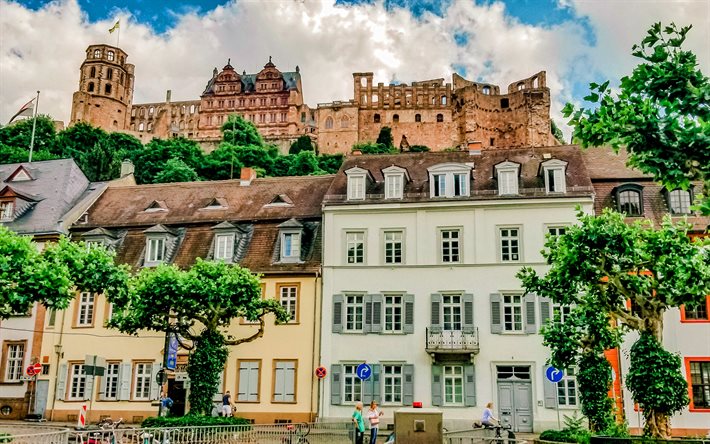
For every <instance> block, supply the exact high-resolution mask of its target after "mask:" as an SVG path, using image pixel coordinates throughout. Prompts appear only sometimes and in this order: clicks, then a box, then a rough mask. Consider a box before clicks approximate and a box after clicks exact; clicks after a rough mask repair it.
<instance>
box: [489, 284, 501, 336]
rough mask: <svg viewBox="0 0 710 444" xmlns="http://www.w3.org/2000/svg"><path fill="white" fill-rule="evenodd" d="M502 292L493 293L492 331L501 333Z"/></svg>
mask: <svg viewBox="0 0 710 444" xmlns="http://www.w3.org/2000/svg"><path fill="white" fill-rule="evenodd" d="M501 299H502V297H501V294H500V293H491V333H494V334H501V333H502V332H503V323H502V322H501Z"/></svg>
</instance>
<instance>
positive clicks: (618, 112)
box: [563, 23, 710, 214]
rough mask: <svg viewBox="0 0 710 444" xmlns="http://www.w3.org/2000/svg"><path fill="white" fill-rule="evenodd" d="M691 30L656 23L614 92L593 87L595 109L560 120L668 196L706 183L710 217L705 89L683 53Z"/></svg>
mask: <svg viewBox="0 0 710 444" xmlns="http://www.w3.org/2000/svg"><path fill="white" fill-rule="evenodd" d="M690 29H691V26H685V27H681V28H678V27H677V26H676V25H675V24H671V25H670V26H666V27H664V28H662V27H661V24H660V23H656V24H654V25H653V26H652V27H651V29H649V30H648V33H647V35H646V37H645V38H644V39H643V40H642V41H641V44H640V45H634V47H633V52H632V54H633V55H634V57H638V58H640V59H641V60H642V62H641V64H639V65H638V66H637V67H636V68H635V69H634V70H633V72H632V73H631V75H630V76H626V77H622V79H621V85H620V87H619V89H618V92H616V91H614V90H612V89H611V88H609V81H606V82H604V83H602V84H596V83H592V84H590V90H591V92H590V94H589V95H588V96H587V97H585V98H584V99H585V100H587V101H589V102H592V103H593V104H594V105H595V106H594V107H593V108H589V109H585V108H579V109H576V108H575V107H574V106H573V105H572V104H569V103H568V104H567V105H566V106H565V108H564V109H563V114H564V116H565V117H571V119H570V121H569V123H570V125H572V126H573V127H574V132H573V134H572V135H573V140H575V141H580V142H581V143H582V146H584V147H588V146H603V145H611V146H612V147H613V148H614V149H615V150H617V151H618V150H619V148H620V147H625V148H626V150H627V151H628V152H629V163H630V164H631V165H632V166H634V167H636V168H638V169H639V170H641V171H643V172H645V173H648V174H651V175H653V177H654V179H656V180H657V181H660V182H662V183H663V184H664V185H665V187H666V188H667V189H669V190H672V189H675V188H681V189H684V190H687V189H689V188H690V187H691V181H693V180H700V181H703V190H704V191H703V194H704V197H701V198H700V199H699V200H700V205H699V207H700V210H701V211H702V212H704V213H705V214H710V106H708V101H710V82H708V77H707V76H706V75H704V74H703V73H702V72H701V71H700V69H699V68H698V62H697V58H696V56H695V54H693V53H692V52H690V51H685V50H683V49H682V45H683V43H684V42H685V38H686V34H687V33H688V31H690Z"/></svg>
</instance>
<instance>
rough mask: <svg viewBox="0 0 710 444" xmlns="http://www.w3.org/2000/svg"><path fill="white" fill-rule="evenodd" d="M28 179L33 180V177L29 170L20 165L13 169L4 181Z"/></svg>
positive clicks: (23, 180)
mask: <svg viewBox="0 0 710 444" xmlns="http://www.w3.org/2000/svg"><path fill="white" fill-rule="evenodd" d="M28 180H34V178H33V177H32V175H31V174H30V172H29V171H27V168H25V167H24V166H22V165H20V166H19V167H18V168H17V169H16V170H15V171H13V173H12V174H10V175H9V176H8V178H7V179H6V180H5V182H25V181H28Z"/></svg>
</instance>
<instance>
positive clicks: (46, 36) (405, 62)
mask: <svg viewBox="0 0 710 444" xmlns="http://www.w3.org/2000/svg"><path fill="white" fill-rule="evenodd" d="M564 1H565V5H568V7H571V8H573V11H574V12H575V13H576V14H577V15H578V16H580V17H586V19H587V20H588V21H589V23H590V24H591V26H592V27H593V30H594V32H595V34H596V36H597V45H596V46H594V47H590V46H589V45H588V44H587V42H586V40H585V37H584V35H585V30H584V29H583V27H582V26H581V25H580V24H578V23H576V22H565V23H561V24H557V25H554V26H544V27H543V26H531V25H526V24H523V23H521V22H520V21H518V20H516V19H513V18H511V17H510V16H509V15H507V14H506V11H505V7H504V5H503V4H502V3H493V4H489V5H476V4H475V3H473V2H471V1H469V0H455V1H453V2H452V4H451V5H450V6H449V7H448V9H446V11H445V13H444V16H443V17H439V16H435V15H432V14H424V15H423V16H421V17H419V18H417V17H413V16H412V15H411V13H410V12H409V11H407V10H405V9H399V8H397V9H394V10H389V11H388V10H386V9H385V8H384V6H383V5H382V3H381V2H380V3H376V4H374V5H358V6H340V5H338V6H336V5H335V4H334V0H324V1H311V0H306V1H293V0H281V1H279V2H242V1H240V2H234V3H228V4H226V5H224V6H220V7H217V8H216V9H214V10H212V11H209V12H208V13H206V14H204V15H197V14H195V13H186V14H184V15H178V16H177V17H178V21H177V23H176V24H175V26H174V27H173V28H171V29H170V30H168V32H166V33H165V34H161V35H156V34H155V33H154V32H153V31H152V29H151V28H149V27H148V26H146V25H143V24H139V23H137V22H136V21H135V20H134V19H133V18H132V17H131V16H130V14H129V13H127V12H121V11H117V14H118V15H120V16H121V35H120V37H121V41H120V46H121V47H122V48H123V49H124V50H125V51H126V52H127V53H128V55H129V58H128V61H129V62H131V63H133V64H135V65H136V88H135V97H134V101H135V102H136V103H140V102H146V101H160V100H163V99H164V97H165V91H166V90H167V89H171V90H172V92H173V95H172V97H173V99H174V100H187V99H197V98H199V95H200V93H201V92H202V90H203V88H204V86H205V84H206V82H207V80H208V79H209V78H210V76H211V73H212V68H213V67H215V66H217V67H218V68H221V67H222V66H223V65H224V64H225V63H226V61H227V59H228V58H231V63H232V65H233V66H234V67H235V68H236V69H237V70H239V71H242V70H246V71H247V72H250V73H253V72H257V71H258V70H259V69H260V68H261V66H263V64H264V63H265V62H266V61H267V60H268V56H269V55H271V56H273V59H274V63H275V64H276V65H277V67H279V68H280V69H281V70H284V71H285V70H289V71H290V70H293V69H295V66H296V65H299V66H300V68H301V73H302V76H303V87H304V95H305V99H306V102H307V103H308V104H310V105H311V106H315V105H316V104H317V103H319V102H326V101H331V100H340V99H349V98H351V97H352V73H353V72H361V71H373V72H374V73H375V80H376V81H381V82H387V81H389V80H390V79H392V78H393V76H395V75H396V78H397V79H398V80H400V81H403V82H407V83H409V82H411V81H413V80H423V79H429V78H438V77H444V78H446V80H447V81H450V79H451V77H450V75H451V72H452V64H457V65H461V66H464V67H465V68H466V70H467V73H468V76H467V77H468V78H473V79H476V78H478V77H481V78H483V79H485V80H486V81H488V82H491V83H494V84H498V85H500V86H501V88H503V89H505V88H506V87H507V85H508V84H509V83H512V82H514V81H515V80H517V79H521V78H526V77H528V76H530V75H532V74H534V73H536V72H537V71H541V70H546V71H547V79H548V86H549V87H550V88H551V90H552V96H553V118H555V119H556V120H557V121H558V122H561V117H560V116H559V110H560V109H561V107H562V105H563V103H564V102H566V101H568V100H572V99H575V98H574V97H573V95H572V86H573V85H574V84H575V83H576V82H582V83H585V84H586V83H588V81H589V80H592V79H593V78H594V76H595V75H597V76H602V77H603V78H618V77H619V76H620V75H622V74H624V73H627V72H629V71H630V69H631V68H632V67H633V65H634V64H635V63H636V61H635V60H634V59H633V58H632V57H631V56H630V55H629V52H630V47H631V45H632V44H633V42H636V41H638V40H640V39H641V38H642V36H643V34H644V31H645V29H647V28H648V26H649V25H650V23H652V22H653V21H663V22H668V21H670V20H676V22H677V23H679V24H681V23H682V24H685V23H693V24H694V25H695V27H694V29H693V32H692V33H691V38H690V42H689V45H690V46H689V47H691V48H693V49H695V50H696V52H697V53H698V56H699V57H700V58H701V59H702V61H703V66H704V67H705V68H707V66H708V63H710V55H709V54H708V45H707V44H706V43H707V42H708V41H710V39H709V38H708V33H709V32H710V19H709V17H710V12H709V11H708V8H710V6H708V5H709V4H710V2H706V1H705V0H699V1H688V2H672V1H670V0H668V1H657V2H654V1H643V2H633V1H626V2H616V1H613V2H612V1H606V2H604V1H581V0H564ZM0 11H1V12H2V14H0V122H3V123H4V122H7V119H8V118H9V117H10V116H11V115H12V114H14V113H15V111H16V110H17V109H18V108H19V107H20V106H21V105H22V104H23V103H25V102H26V101H27V100H29V98H31V97H32V95H33V94H34V91H36V90H38V89H39V90H41V91H42V97H41V103H40V112H43V113H48V114H50V115H52V116H54V117H55V118H57V119H60V120H64V121H67V120H68V118H69V112H70V107H71V96H72V93H73V91H74V90H75V89H76V87H77V84H78V80H79V65H80V64H81V61H82V60H83V58H84V54H85V52H84V51H85V49H86V47H87V46H88V45H89V44H92V43H97V42H104V43H109V44H115V34H114V35H109V34H108V32H107V30H108V28H110V27H111V26H112V25H113V22H114V20H115V18H111V19H107V20H104V21H100V22H93V23H91V22H89V21H88V18H87V17H86V15H85V14H83V13H82V11H81V9H80V8H79V6H78V5H77V3H76V0H63V1H57V2H53V3H49V4H48V5H46V6H45V7H43V8H42V9H39V10H37V11H32V10H29V9H26V8H24V7H23V6H21V5H19V4H17V3H14V2H9V1H8V0H0ZM456 32H465V33H467V34H468V35H469V39H468V43H467V44H466V45H465V46H464V47H459V46H457V45H456V43H455V41H454V38H453V36H454V33H456ZM703 42H705V45H703ZM576 99H578V98H576Z"/></svg>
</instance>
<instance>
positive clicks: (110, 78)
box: [106, 69, 113, 80]
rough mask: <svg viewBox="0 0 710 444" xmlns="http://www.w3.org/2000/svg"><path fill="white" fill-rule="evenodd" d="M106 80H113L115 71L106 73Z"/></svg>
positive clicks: (111, 70)
mask: <svg viewBox="0 0 710 444" xmlns="http://www.w3.org/2000/svg"><path fill="white" fill-rule="evenodd" d="M106 80H113V69H109V70H107V71H106Z"/></svg>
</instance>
